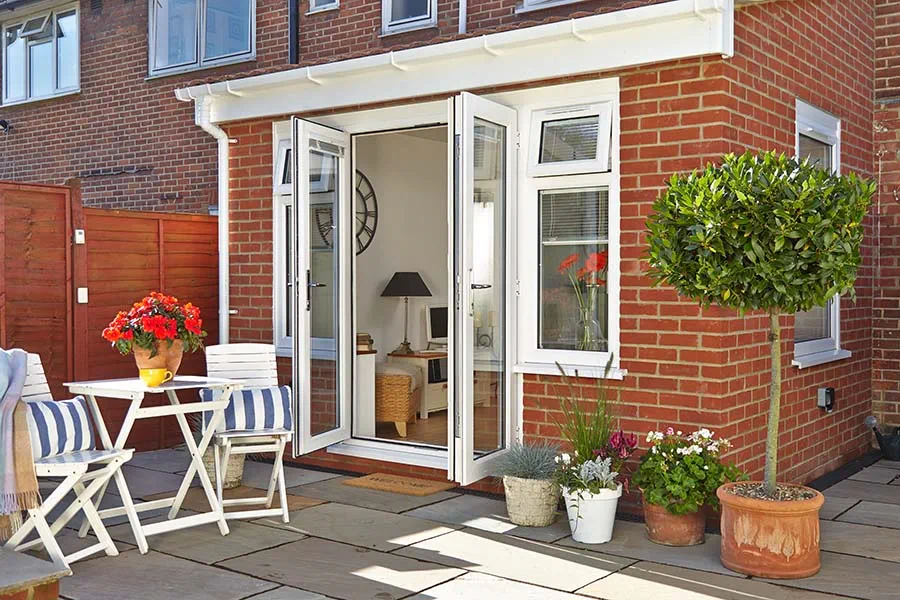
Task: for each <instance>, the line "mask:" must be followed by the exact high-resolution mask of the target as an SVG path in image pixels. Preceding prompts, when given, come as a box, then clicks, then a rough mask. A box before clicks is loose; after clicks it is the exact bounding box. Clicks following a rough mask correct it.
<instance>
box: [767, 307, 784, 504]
mask: <svg viewBox="0 0 900 600" xmlns="http://www.w3.org/2000/svg"><path fill="white" fill-rule="evenodd" d="M780 316H781V315H779V314H778V313H776V312H771V313H769V351H770V355H771V361H772V381H771V383H770V384H769V420H768V432H767V434H766V475H765V479H766V492H767V493H768V494H769V495H770V496H774V495H775V486H776V481H777V477H778V421H779V420H780V418H781V321H780V320H779V317H780Z"/></svg>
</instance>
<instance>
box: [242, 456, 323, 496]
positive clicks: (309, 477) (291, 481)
mask: <svg viewBox="0 0 900 600" xmlns="http://www.w3.org/2000/svg"><path fill="white" fill-rule="evenodd" d="M271 476H272V463H266V462H257V461H254V460H245V461H244V475H243V477H241V485H247V486H250V487H254V488H260V489H263V490H267V489H269V478H270V477H271ZM335 477H340V475H338V474H337V473H326V472H324V471H313V470H312V469H302V468H300V467H289V466H287V465H285V466H284V485H285V487H289V488H290V487H296V486H298V485H306V484H308V483H316V482H317V481H326V480H328V479H334V478H335Z"/></svg>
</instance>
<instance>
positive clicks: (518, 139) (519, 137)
mask: <svg viewBox="0 0 900 600" xmlns="http://www.w3.org/2000/svg"><path fill="white" fill-rule="evenodd" d="M521 147H522V133H521V132H520V131H517V132H516V148H521Z"/></svg>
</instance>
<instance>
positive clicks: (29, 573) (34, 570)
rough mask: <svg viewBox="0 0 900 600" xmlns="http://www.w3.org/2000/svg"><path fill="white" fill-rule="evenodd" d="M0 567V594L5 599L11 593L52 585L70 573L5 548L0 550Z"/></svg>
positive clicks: (46, 562) (67, 570)
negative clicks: (0, 566)
mask: <svg viewBox="0 0 900 600" xmlns="http://www.w3.org/2000/svg"><path fill="white" fill-rule="evenodd" d="M0 565H2V567H3V568H0V594H3V596H4V597H6V598H8V597H10V596H11V595H12V594H13V592H18V591H21V590H23V589H27V588H29V587H31V586H39V585H43V584H47V583H52V582H54V581H58V580H59V579H61V578H62V577H65V576H66V575H69V574H70V573H71V571H70V570H69V569H65V568H62V569H61V568H59V567H57V566H56V565H54V564H53V563H52V562H48V561H45V560H40V559H38V558H35V557H33V556H29V555H28V554H23V553H21V552H14V551H13V550H8V549H6V548H0ZM7 594H9V595H10V596H7Z"/></svg>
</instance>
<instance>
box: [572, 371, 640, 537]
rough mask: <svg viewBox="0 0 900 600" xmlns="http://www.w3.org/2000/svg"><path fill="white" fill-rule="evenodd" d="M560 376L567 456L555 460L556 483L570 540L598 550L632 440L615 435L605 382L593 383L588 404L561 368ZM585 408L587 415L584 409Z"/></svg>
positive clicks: (610, 523)
mask: <svg viewBox="0 0 900 600" xmlns="http://www.w3.org/2000/svg"><path fill="white" fill-rule="evenodd" d="M607 370H609V365H607ZM560 371H562V373H563V375H562V378H563V382H564V383H565V384H566V386H567V388H568V394H567V395H564V396H560V397H559V401H560V407H561V409H562V412H563V416H564V417H565V419H564V420H563V422H562V423H559V424H558V425H559V428H560V432H561V433H562V435H563V437H564V438H566V440H567V441H568V443H569V444H570V445H571V446H572V448H573V453H572V455H570V454H562V455H561V456H560V457H559V460H558V462H559V469H558V470H557V475H556V480H557V482H558V483H559V486H560V488H561V491H562V495H563V498H564V499H565V502H566V513H567V515H568V517H569V527H570V528H571V530H572V539H574V540H575V541H576V542H581V543H584V544H602V543H605V542H608V541H609V540H611V539H612V532H613V527H614V525H615V520H616V508H617V507H618V504H619V498H620V497H621V496H622V483H623V481H624V477H623V476H622V475H621V472H622V467H623V466H624V464H625V461H626V460H627V459H628V457H629V456H631V454H632V453H633V452H634V450H635V449H636V448H637V436H635V435H634V434H626V433H625V432H623V431H621V430H619V431H616V430H615V427H614V423H615V421H616V420H617V419H616V416H615V414H614V408H615V405H614V404H613V403H611V402H609V401H608V400H607V396H606V387H605V385H604V382H605V378H604V379H600V380H598V381H599V383H598V386H597V387H598V394H597V396H596V399H595V400H590V399H588V398H586V397H585V396H584V394H583V392H582V393H576V387H575V386H574V385H573V384H572V381H571V380H570V378H569V377H568V376H567V375H566V374H565V372H564V371H563V369H562V368H561V367H560ZM579 389H583V387H582V386H579ZM588 403H592V406H591V410H586V409H585V406H587V405H588Z"/></svg>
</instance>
